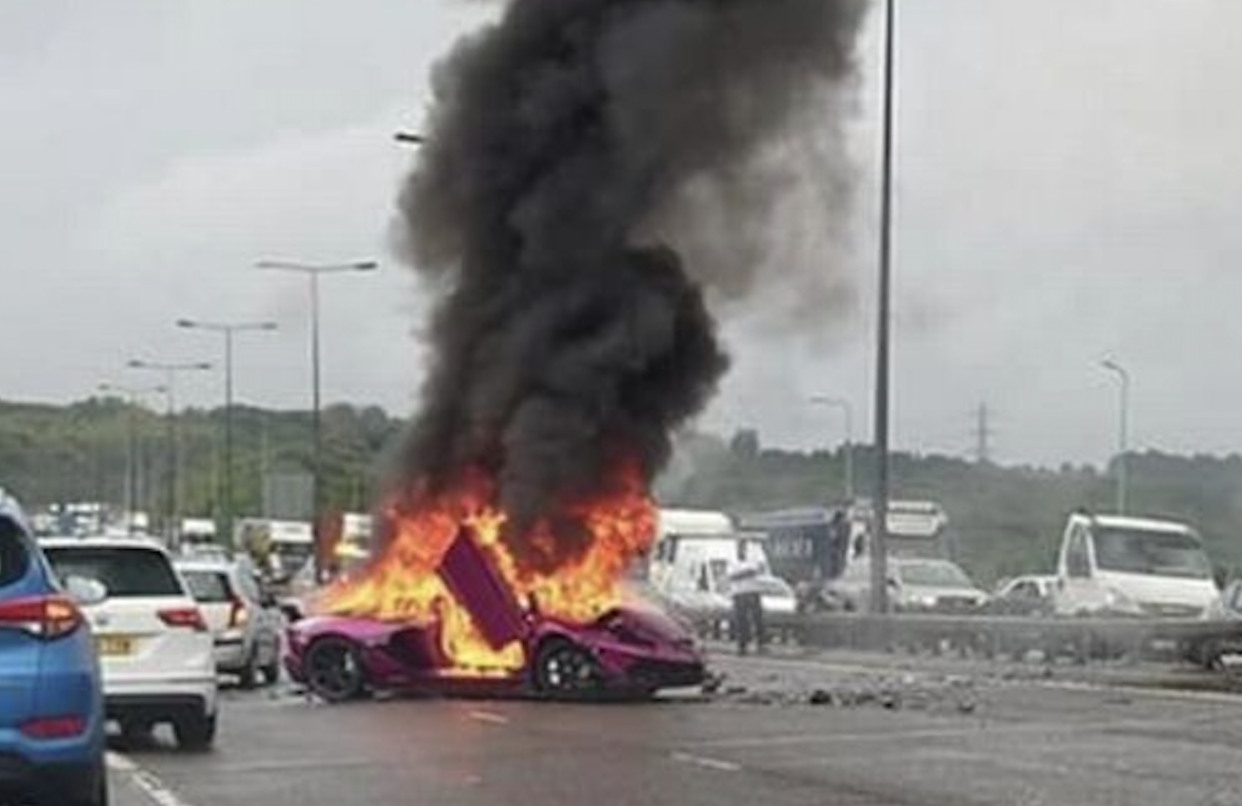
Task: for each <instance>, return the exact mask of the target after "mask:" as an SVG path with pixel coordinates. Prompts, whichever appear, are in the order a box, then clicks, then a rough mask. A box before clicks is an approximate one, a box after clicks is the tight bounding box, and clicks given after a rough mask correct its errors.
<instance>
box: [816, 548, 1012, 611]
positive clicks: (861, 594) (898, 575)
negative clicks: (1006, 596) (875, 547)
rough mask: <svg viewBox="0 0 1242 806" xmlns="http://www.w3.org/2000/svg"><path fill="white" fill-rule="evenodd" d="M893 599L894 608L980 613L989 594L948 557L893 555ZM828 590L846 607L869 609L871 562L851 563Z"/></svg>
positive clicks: (890, 566)
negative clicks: (941, 558) (924, 557)
mask: <svg viewBox="0 0 1242 806" xmlns="http://www.w3.org/2000/svg"><path fill="white" fill-rule="evenodd" d="M888 585H889V600H890V601H891V602H892V606H893V609H894V610H897V611H905V612H914V613H919V612H924V613H976V612H979V611H980V610H981V609H982V608H984V607H985V606H986V605H987V604H988V599H989V597H988V595H987V594H986V593H984V592H983V591H982V590H981V589H980V588H979V586H977V585H976V584H975V583H974V582H972V581H971V579H970V577H969V576H967V575H966V572H965V571H963V570H962V569H961V568H960V567H959V566H958V565H956V564H955V563H952V562H949V561H948V560H939V559H921V558H913V557H909V558H907V557H893V558H890V559H889V562H888ZM827 587H828V591H829V593H830V594H831V595H833V596H834V597H836V598H837V599H839V600H840V601H841V602H842V603H843V604H844V609H846V610H852V611H859V612H866V611H867V609H868V608H869V603H870V601H871V565H870V563H868V562H865V561H864V562H855V563H851V564H850V566H849V567H847V568H846V570H845V573H843V574H842V575H841V576H840V577H839V578H838V579H836V580H833V581H832V582H831V583H829V585H828V586H827Z"/></svg>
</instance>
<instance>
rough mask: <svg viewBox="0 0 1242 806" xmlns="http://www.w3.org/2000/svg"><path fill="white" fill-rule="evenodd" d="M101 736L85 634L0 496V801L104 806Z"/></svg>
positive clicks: (98, 697)
mask: <svg viewBox="0 0 1242 806" xmlns="http://www.w3.org/2000/svg"><path fill="white" fill-rule="evenodd" d="M79 583H80V584H79ZM70 586H71V587H74V588H75V592H79V593H81V594H82V595H84V596H86V597H90V596H92V595H94V596H96V597H99V598H102V596H103V595H104V592H103V591H102V590H101V586H99V585H98V583H89V582H86V581H84V580H72V581H70ZM77 588H81V589H82V590H81V591H77V590H76V589H77ZM104 729H105V725H104V709H103V692H102V689H101V681H100V673H99V662H98V660H97V658H96V655H95V642H94V639H93V638H92V636H91V631H90V627H89V625H88V624H87V623H86V620H85V619H84V617H83V615H82V612H81V610H79V609H78V606H77V604H76V602H75V600H74V599H72V598H70V597H69V596H68V595H66V593H65V591H64V590H62V589H61V587H60V586H59V584H58V583H57V581H56V577H55V576H54V575H53V574H52V571H51V569H50V568H49V566H48V564H47V561H46V560H45V559H44V557H43V553H42V552H41V551H40V550H39V547H38V545H37V544H36V543H35V540H34V538H33V537H32V535H31V532H30V529H29V528H28V526H27V523H26V519H25V517H24V516H23V515H22V512H21V509H20V508H19V507H18V505H17V503H16V502H15V501H13V499H12V498H10V497H8V496H7V495H5V494H4V492H3V491H0V802H3V803H7V802H9V801H10V800H11V799H13V798H18V799H20V800H21V801H22V802H27V801H33V802H35V803H37V804H39V805H40V806H106V804H107V802H108V782H107V775H106V771H105V766H104Z"/></svg>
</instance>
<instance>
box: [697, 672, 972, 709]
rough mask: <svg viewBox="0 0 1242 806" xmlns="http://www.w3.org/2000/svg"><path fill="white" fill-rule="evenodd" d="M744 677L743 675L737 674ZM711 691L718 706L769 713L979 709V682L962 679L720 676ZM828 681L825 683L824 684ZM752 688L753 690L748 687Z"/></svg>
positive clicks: (904, 675)
mask: <svg viewBox="0 0 1242 806" xmlns="http://www.w3.org/2000/svg"><path fill="white" fill-rule="evenodd" d="M737 676H738V677H744V676H745V675H744V673H743V672H738V673H737ZM720 678H721V680H720V682H719V683H718V684H717V685H716V686H715V687H714V689H713V690H712V691H708V690H707V689H706V688H705V689H704V693H705V694H709V695H714V699H715V700H716V701H720V702H731V703H736V704H741V705H760V706H770V707H786V708H788V707H798V706H808V705H810V706H817V707H829V708H841V709H854V708H867V707H870V708H882V709H884V710H887V711H903V710H908V711H925V712H929V713H950V714H952V713H956V714H973V713H975V711H976V710H977V709H978V707H979V697H978V693H977V690H976V684H975V680H974V679H973V678H970V677H966V676H962V675H916V674H911V673H898V674H886V673H877V674H845V675H833V674H825V673H818V674H816V673H807V672H806V671H803V670H798V671H797V672H795V671H793V670H791V672H790V673H789V674H785V675H778V674H770V673H769V674H763V675H759V676H758V677H756V678H755V680H754V681H746V682H742V681H740V680H733V679H732V678H730V676H729V675H720ZM825 678H827V679H825ZM747 683H749V684H747Z"/></svg>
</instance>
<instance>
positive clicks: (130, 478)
mask: <svg viewBox="0 0 1242 806" xmlns="http://www.w3.org/2000/svg"><path fill="white" fill-rule="evenodd" d="M99 391H101V392H103V393H104V394H119V395H124V396H125V397H126V402H127V403H128V408H129V410H128V412H127V413H126V429H127V431H128V434H127V435H126V442H128V445H127V446H126V463H125V510H126V515H125V520H126V524H127V529H128V531H129V533H130V534H131V535H132V534H133V533H134V516H135V515H136V514H137V512H138V414H137V408H138V401H139V400H140V399H141V397H142V396H143V395H153V394H155V395H158V394H164V393H165V392H167V391H168V390H167V389H166V388H165V387H163V386H147V387H133V386H121V385H120V384H115V383H101V384H99Z"/></svg>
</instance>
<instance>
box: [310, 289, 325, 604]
mask: <svg viewBox="0 0 1242 806" xmlns="http://www.w3.org/2000/svg"><path fill="white" fill-rule="evenodd" d="M309 277H310V305H311V387H312V390H311V432H312V436H311V439H312V440H313V444H314V448H313V450H314V458H313V459H312V461H313V463H314V466H313V468H312V469H311V518H312V520H311V534H312V536H313V538H314V541H315V575H316V578H320V579H322V577H323V570H324V569H323V553H324V545H323V543H324V535H323V422H322V417H321V406H322V388H321V378H320V373H321V369H320V352H319V273H318V272H311V273H310V275H309Z"/></svg>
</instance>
